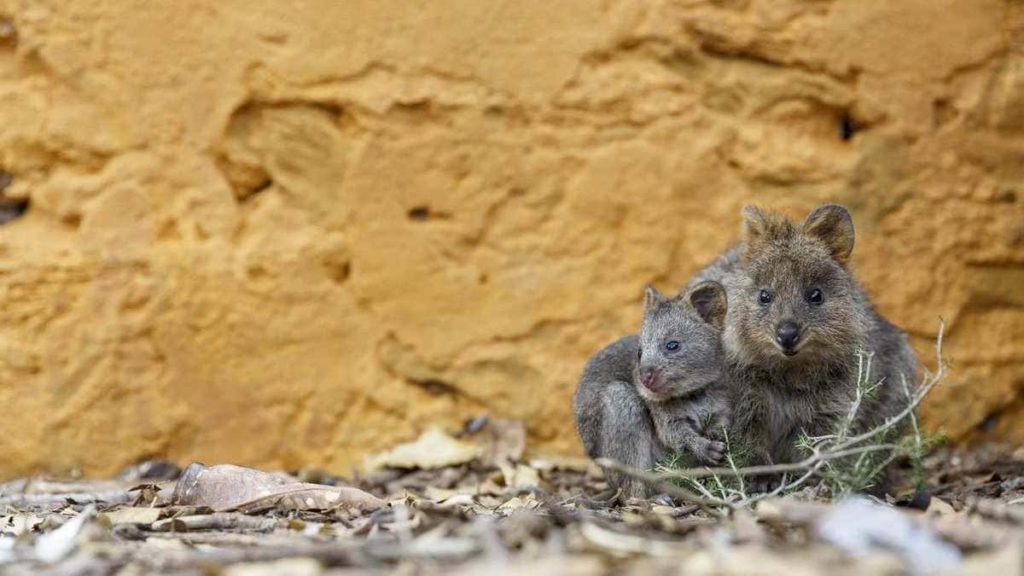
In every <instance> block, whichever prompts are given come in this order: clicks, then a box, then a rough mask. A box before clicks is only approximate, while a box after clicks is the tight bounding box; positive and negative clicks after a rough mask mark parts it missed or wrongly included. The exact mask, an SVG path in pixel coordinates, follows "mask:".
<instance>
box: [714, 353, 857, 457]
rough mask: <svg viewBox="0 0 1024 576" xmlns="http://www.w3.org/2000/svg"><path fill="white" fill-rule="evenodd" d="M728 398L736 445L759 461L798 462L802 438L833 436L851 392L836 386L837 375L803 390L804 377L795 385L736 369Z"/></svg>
mask: <svg viewBox="0 0 1024 576" xmlns="http://www.w3.org/2000/svg"><path fill="white" fill-rule="evenodd" d="M733 373H734V374H736V375H737V380H738V381H736V382H734V384H735V386H734V387H733V395H732V404H733V414H734V416H733V423H734V425H733V429H734V430H735V431H736V434H735V435H736V436H737V437H738V438H739V441H740V442H742V443H744V444H745V445H746V447H747V448H749V449H750V450H752V451H753V453H754V455H755V456H756V457H758V459H759V460H765V461H774V462H778V461H786V460H794V459H798V458H800V457H802V456H804V455H803V454H800V453H799V451H798V449H797V442H798V441H799V438H800V437H801V436H802V435H808V436H819V435H823V434H829V433H832V432H834V431H835V429H836V426H837V425H839V424H840V423H841V422H842V420H843V419H844V418H846V417H847V416H848V414H849V409H850V406H851V402H852V400H853V398H852V394H851V390H850V388H849V387H848V386H843V385H841V383H842V382H843V381H844V380H845V379H846V375H844V374H842V371H841V370H838V371H836V372H832V373H831V374H830V376H829V377H826V378H822V379H821V380H818V381H814V382H813V384H812V385H810V386H808V382H807V380H806V377H800V379H799V380H798V382H799V385H796V382H790V381H789V379H790V378H793V376H791V375H786V374H764V373H761V374H759V375H758V374H750V371H749V368H746V369H744V368H735V369H734V370H733Z"/></svg>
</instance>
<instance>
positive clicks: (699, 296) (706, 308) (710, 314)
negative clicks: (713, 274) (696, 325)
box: [690, 280, 728, 328]
mask: <svg viewBox="0 0 1024 576" xmlns="http://www.w3.org/2000/svg"><path fill="white" fill-rule="evenodd" d="M690 305H691V306H693V309H694V310H696V311H697V314H699V315H700V317H701V318H703V319H704V321H705V322H707V323H708V324H711V325H712V326H714V327H716V328H722V326H724V325H725V312H726V310H728V305H727V303H726V296H725V288H724V287H723V286H722V285H721V284H719V283H718V282H715V281H714V280H706V281H704V282H701V283H700V284H697V285H696V286H694V287H693V289H692V290H690Z"/></svg>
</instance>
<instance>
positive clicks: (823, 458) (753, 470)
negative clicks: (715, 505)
mask: <svg viewBox="0 0 1024 576" xmlns="http://www.w3.org/2000/svg"><path fill="white" fill-rule="evenodd" d="M898 447H899V446H898V445H897V444H874V445H871V446H858V447H855V448H848V449H846V450H842V451H838V452H821V453H816V454H814V455H812V456H809V457H807V458H805V459H803V460H801V461H799V462H792V463H788V464H764V465H761V466H747V467H744V468H688V469H686V470H672V471H666V472H654V473H652V475H653V476H655V477H657V478H658V479H661V480H667V479H670V478H709V477H713V476H719V475H721V476H767V475H769V474H780V473H783V472H800V471H803V470H806V469H808V468H809V467H811V466H814V465H815V464H817V463H819V462H821V463H824V462H827V461H830V460H835V459H838V458H846V457H847V456H856V455H858V454H864V453H867V452H881V451H883V450H893V449H895V448H898Z"/></svg>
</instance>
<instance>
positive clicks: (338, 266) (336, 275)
mask: <svg viewBox="0 0 1024 576" xmlns="http://www.w3.org/2000/svg"><path fill="white" fill-rule="evenodd" d="M324 268H326V269H327V276H328V277H329V278H330V279H331V280H332V281H333V282H334V283H335V284H343V283H344V282H345V281H346V280H348V277H349V276H351V275H352V263H351V262H330V261H328V262H324Z"/></svg>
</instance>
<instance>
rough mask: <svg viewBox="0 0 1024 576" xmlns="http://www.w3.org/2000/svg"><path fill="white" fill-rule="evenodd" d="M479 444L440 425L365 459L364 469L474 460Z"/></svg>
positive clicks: (422, 466)
mask: <svg viewBox="0 0 1024 576" xmlns="http://www.w3.org/2000/svg"><path fill="white" fill-rule="evenodd" d="M480 454H481V448H480V446H478V445H476V444H474V443H472V442H466V441H464V440H459V439H457V438H453V437H452V436H451V435H449V434H447V433H446V432H444V431H443V430H441V429H440V428H431V429H429V430H427V431H426V432H424V433H423V434H422V435H421V436H420V437H419V438H417V439H416V440H415V441H413V442H407V443H405V444H399V445H398V446H395V447H394V448H392V449H391V450H389V451H387V452H384V453H381V454H377V455H376V456H370V457H369V458H367V459H366V464H365V467H366V470H367V472H376V471H378V470H381V469H382V468H399V469H416V468H418V469H423V470H431V469H435V468H443V467H445V466H455V465H457V464H465V463H467V462H471V461H473V460H476V459H477V458H478V457H479V456H480Z"/></svg>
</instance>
